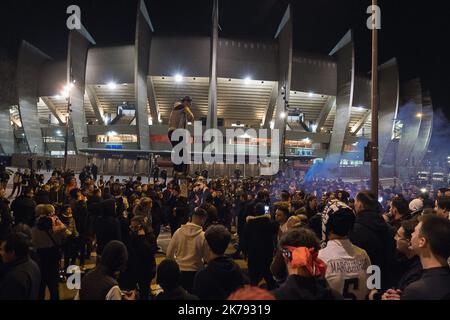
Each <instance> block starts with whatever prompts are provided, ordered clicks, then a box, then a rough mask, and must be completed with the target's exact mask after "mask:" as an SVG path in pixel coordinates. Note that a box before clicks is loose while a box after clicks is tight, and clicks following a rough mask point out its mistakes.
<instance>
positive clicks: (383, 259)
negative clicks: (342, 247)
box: [349, 191, 396, 290]
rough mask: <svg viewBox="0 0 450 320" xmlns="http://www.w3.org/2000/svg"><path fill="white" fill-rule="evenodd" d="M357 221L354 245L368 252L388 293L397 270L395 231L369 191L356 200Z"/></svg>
mask: <svg viewBox="0 0 450 320" xmlns="http://www.w3.org/2000/svg"><path fill="white" fill-rule="evenodd" d="M355 211H356V221H355V224H354V226H353V230H352V231H351V232H350V234H349V239H350V241H351V242H352V243H353V244H354V245H355V246H357V247H359V248H361V249H363V250H365V251H366V252H367V254H368V255H369V258H370V261H371V262H372V265H375V266H378V267H380V269H381V287H382V289H383V290H387V289H389V288H390V286H392V285H393V284H394V282H395V281H394V277H393V273H394V272H393V271H394V266H395V252H396V251H395V248H396V244H395V240H394V236H395V233H394V230H393V229H392V228H391V227H390V226H389V225H388V224H387V223H386V222H385V220H384V218H383V216H382V215H381V213H380V211H379V204H378V200H377V199H376V197H375V196H374V195H373V194H371V193H370V192H368V191H363V192H360V193H358V195H357V196H356V199H355Z"/></svg>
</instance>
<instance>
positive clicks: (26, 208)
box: [11, 195, 36, 226]
mask: <svg viewBox="0 0 450 320" xmlns="http://www.w3.org/2000/svg"><path fill="white" fill-rule="evenodd" d="M35 208H36V202H34V200H33V199H32V198H30V197H27V196H25V195H22V196H20V197H18V198H17V199H16V200H14V201H13V202H12V204H11V210H12V211H13V213H14V219H15V224H16V225H18V224H20V223H23V224H27V225H29V226H33V225H34V209H35Z"/></svg>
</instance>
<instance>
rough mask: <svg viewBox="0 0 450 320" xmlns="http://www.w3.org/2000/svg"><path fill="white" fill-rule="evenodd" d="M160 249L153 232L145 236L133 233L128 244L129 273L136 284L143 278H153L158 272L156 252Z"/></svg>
mask: <svg viewBox="0 0 450 320" xmlns="http://www.w3.org/2000/svg"><path fill="white" fill-rule="evenodd" d="M157 251H158V246H157V244H156V239H155V236H154V235H153V233H149V234H148V235H145V236H137V235H133V236H131V238H130V244H129V246H128V268H127V273H129V274H130V276H132V278H133V280H134V281H135V282H134V284H135V283H136V282H137V281H138V280H141V279H152V278H153V277H154V276H155V274H156V260H155V253H156V252H157Z"/></svg>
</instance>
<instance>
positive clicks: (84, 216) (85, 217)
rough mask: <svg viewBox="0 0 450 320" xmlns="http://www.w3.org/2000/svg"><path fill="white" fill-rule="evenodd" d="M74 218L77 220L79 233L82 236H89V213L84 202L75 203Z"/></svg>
mask: <svg viewBox="0 0 450 320" xmlns="http://www.w3.org/2000/svg"><path fill="white" fill-rule="evenodd" d="M73 217H74V218H75V223H76V226H77V230H78V233H79V234H80V235H81V236H87V235H88V233H89V211H88V208H87V205H86V203H85V202H84V201H77V202H76V203H75V206H74V208H73Z"/></svg>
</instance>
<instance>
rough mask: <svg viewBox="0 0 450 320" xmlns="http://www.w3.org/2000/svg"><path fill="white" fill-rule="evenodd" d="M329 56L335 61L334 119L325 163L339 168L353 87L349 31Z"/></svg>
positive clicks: (351, 49)
mask: <svg viewBox="0 0 450 320" xmlns="http://www.w3.org/2000/svg"><path fill="white" fill-rule="evenodd" d="M330 56H333V57H335V59H336V61H337V96H336V117H335V120H334V126H333V134H332V135H331V143H330V148H329V152H328V158H327V162H328V163H330V164H331V165H333V166H339V162H340V160H341V155H342V150H343V148H344V140H345V136H346V135H347V133H348V132H349V130H348V129H349V123H350V114H351V110H352V105H353V94H354V86H355V49H354V45H353V35H352V31H351V30H350V31H349V32H347V34H346V35H345V36H344V37H343V38H342V40H341V41H340V42H339V43H338V45H337V46H336V47H335V48H334V49H333V50H332V52H331V53H330Z"/></svg>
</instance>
